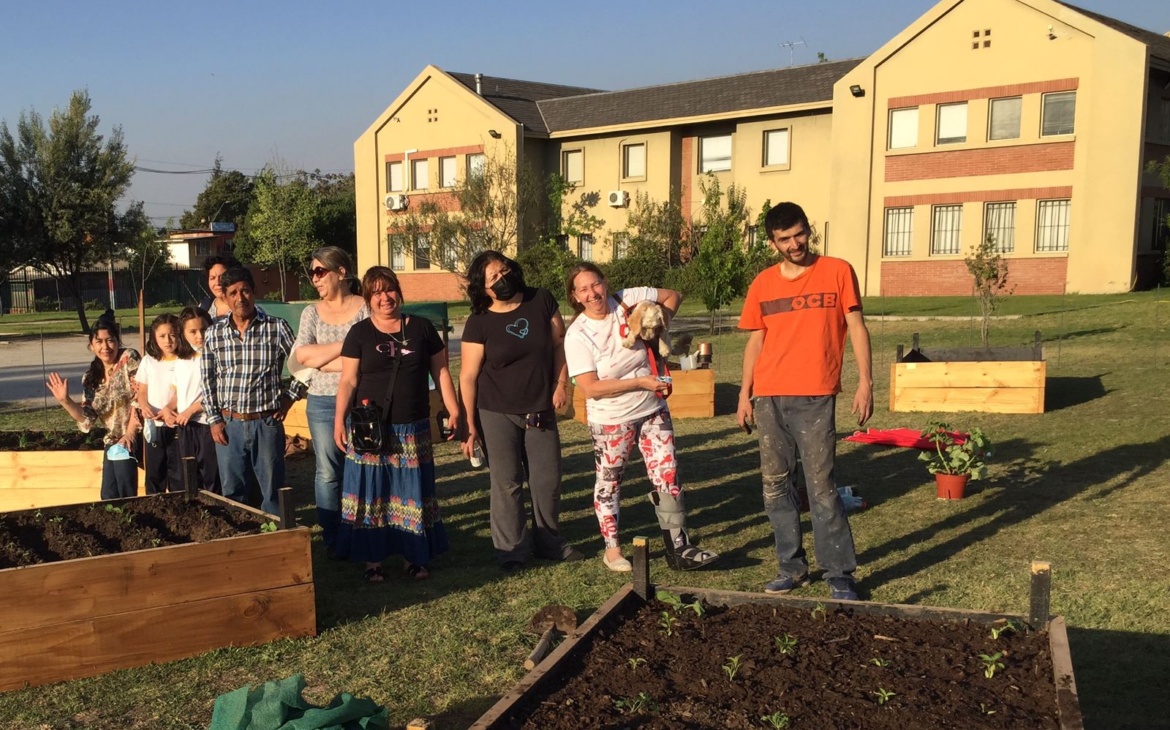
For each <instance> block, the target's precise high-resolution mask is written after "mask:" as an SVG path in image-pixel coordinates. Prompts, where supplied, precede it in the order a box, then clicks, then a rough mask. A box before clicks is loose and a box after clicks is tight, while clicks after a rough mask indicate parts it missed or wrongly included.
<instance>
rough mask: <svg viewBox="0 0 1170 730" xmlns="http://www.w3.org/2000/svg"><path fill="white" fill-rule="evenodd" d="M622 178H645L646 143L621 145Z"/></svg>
mask: <svg viewBox="0 0 1170 730" xmlns="http://www.w3.org/2000/svg"><path fill="white" fill-rule="evenodd" d="M622 178H624V179H631V178H640V179H643V180H644V179H645V178H646V143H645V142H642V143H639V144H627V145H622Z"/></svg>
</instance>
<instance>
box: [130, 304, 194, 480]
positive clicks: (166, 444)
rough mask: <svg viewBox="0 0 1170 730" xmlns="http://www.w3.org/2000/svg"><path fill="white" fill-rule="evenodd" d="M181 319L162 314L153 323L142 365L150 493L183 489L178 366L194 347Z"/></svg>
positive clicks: (141, 393)
mask: <svg viewBox="0 0 1170 730" xmlns="http://www.w3.org/2000/svg"><path fill="white" fill-rule="evenodd" d="M180 330H181V326H180V324H179V318H178V317H176V316H175V315H173V314H160V315H159V316H157V317H155V318H154V321H153V322H151V324H150V339H149V340H147V342H146V357H144V358H142V362H141V363H140V364H139V365H138V373H137V374H136V375H135V376H134V379H135V380H137V381H138V383H139V385H140V386H146V387H139V388H138V407H139V408H140V409H141V411H142V418H143V421H144V429H145V430H144V431H143V435H144V436H145V437H146V438H145V442H146V443H145V447H144V449H143V450H144V452H145V456H146V459H145V462H146V493H147V494H159V493H160V492H168V491H170V492H177V491H179V490H181V489H182V488H183V460H182V454H181V453H180V451H179V440H178V433H177V431H176V426H177V425H178V416H179V412H178V398H177V393H176V389H175V365H176V364H177V363H178V361H179V358H180V357H183V358H186V357H190V355H191V346H190V345H188V344H187V341H186V340H184V339H183V337H182V335H181V334H180Z"/></svg>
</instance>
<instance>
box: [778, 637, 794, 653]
mask: <svg viewBox="0 0 1170 730" xmlns="http://www.w3.org/2000/svg"><path fill="white" fill-rule="evenodd" d="M776 651H778V652H780V653H781V654H783V655H785V656H788V655H789V654H795V653H796V637H795V636H792V635H791V634H784V635H783V636H777V637H776Z"/></svg>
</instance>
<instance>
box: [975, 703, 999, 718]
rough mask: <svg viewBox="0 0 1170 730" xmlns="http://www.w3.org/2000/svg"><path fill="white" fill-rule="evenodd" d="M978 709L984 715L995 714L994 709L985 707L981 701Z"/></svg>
mask: <svg viewBox="0 0 1170 730" xmlns="http://www.w3.org/2000/svg"><path fill="white" fill-rule="evenodd" d="M979 711H980V712H982V713H983V714H984V715H994V714H995V710H989V709H987V705H985V704H983V703H982V702H980V703H979Z"/></svg>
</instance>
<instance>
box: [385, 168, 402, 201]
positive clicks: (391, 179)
mask: <svg viewBox="0 0 1170 730" xmlns="http://www.w3.org/2000/svg"><path fill="white" fill-rule="evenodd" d="M386 192H388V193H401V192H402V163H401V162H387V163H386Z"/></svg>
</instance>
